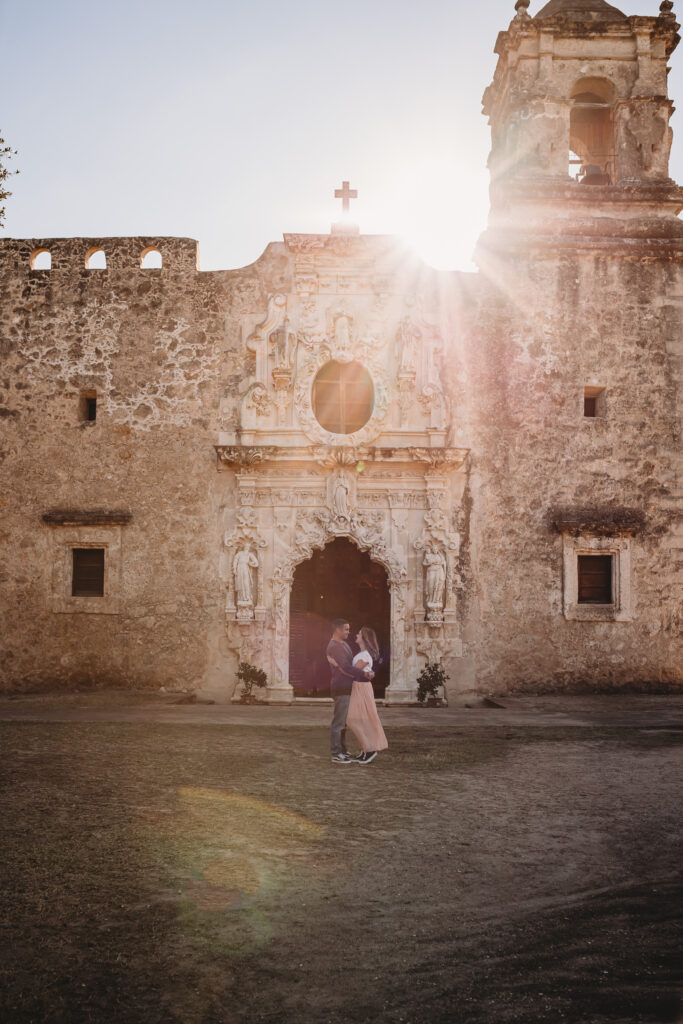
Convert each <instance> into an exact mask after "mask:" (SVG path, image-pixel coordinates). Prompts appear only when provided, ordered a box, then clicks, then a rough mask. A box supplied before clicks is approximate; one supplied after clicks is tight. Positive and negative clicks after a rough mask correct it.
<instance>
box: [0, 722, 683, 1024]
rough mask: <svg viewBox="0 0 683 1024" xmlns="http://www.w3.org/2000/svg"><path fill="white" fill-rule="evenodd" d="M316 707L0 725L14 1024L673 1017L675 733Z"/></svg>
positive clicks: (6, 975)
mask: <svg viewBox="0 0 683 1024" xmlns="http://www.w3.org/2000/svg"><path fill="white" fill-rule="evenodd" d="M315 711H316V713H318V712H319V711H320V709H315ZM417 714H418V715H419V712H418V713H417ZM424 714H425V715H426V713H424ZM202 715H204V712H202ZM16 717H17V718H20V717H21V716H16ZM29 717H30V716H29ZM319 717H320V716H319V715H318V716H317V717H316V716H313V715H312V716H310V721H309V722H308V724H287V723H288V720H287V718H286V717H285V716H282V717H280V718H279V719H278V722H279V723H280V724H272V725H267V724H258V720H257V719H255V718H252V719H251V720H250V724H249V726H248V727H245V726H244V725H242V724H239V722H235V721H232V722H220V721H218V720H217V721H216V722H215V723H213V724H211V723H207V722H205V721H203V720H202V721H201V722H200V721H197V722H194V723H193V722H173V721H171V722H155V721H137V722H136V721H129V722H120V721H119V722H114V721H54V720H53V721H37V720H36V721H26V720H15V721H4V722H1V723H0V742H1V752H0V759H1V788H0V814H1V815H2V822H3V825H2V830H1V837H2V838H1V849H0V874H1V876H2V877H1V879H0V881H1V882H2V886H1V896H0V901H1V904H2V905H1V906H0V926H1V927H2V933H3V934H2V947H1V948H2V950H3V952H2V956H1V957H0V977H1V986H0V987H1V988H2V996H1V997H0V998H1V1000H2V1002H1V1003H0V1018H1V1019H2V1021H3V1022H4V1021H7V1022H11V1024H27V1022H36V1024H37V1022H41V1024H42V1022H64V1024H66V1022H69V1024H80V1022H84V1024H86V1022H87V1024H100V1022H102V1024H104V1022H108V1024H117V1022H126V1024H128V1022H131V1024H137V1022H140V1024H143V1022H144V1024H162V1022H163V1024H229V1022H243V1021H244V1022H252V1021H253V1022H261V1021H263V1022H273V1024H276V1022H277V1024H279V1022H283V1024H284V1022H299V1021H306V1022H308V1024H328V1022H329V1024H360V1022H392V1024H394V1022H406V1024H446V1022H448V1024H508V1022H509V1024H512V1022H515V1024H517V1022H518V1024H536V1022H541V1021H542V1022H553V1024H556V1022H575V1024H598V1022H600V1024H602V1022H605V1024H606V1022H610V1024H634V1022H647V1024H659V1022H673V1021H680V1020H682V1019H683V1013H682V1010H681V1001H680V994H681V964H680V952H679V951H680V908H681V905H682V896H683V886H682V885H681V872H680V865H681V843H680V840H681V812H680V796H681V782H682V781H683V778H682V776H683V771H682V758H681V732H680V729H679V728H676V727H671V728H666V727H662V726H661V723H660V725H658V726H656V727H652V726H648V725H647V723H645V724H644V725H642V726H641V727H636V726H633V725H629V726H624V725H618V726H613V727H609V726H605V725H603V724H600V725H585V724H584V725H582V724H579V725H573V726H571V727H569V726H564V725H563V726H554V725H552V724H548V723H547V722H546V723H545V724H544V726H543V728H535V727H533V725H524V726H514V725H509V724H505V723H504V722H502V723H501V724H498V725H492V726H484V725H481V724H476V721H477V720H476V719H474V720H473V722H474V723H475V724H472V723H469V722H467V721H463V722H460V724H456V722H457V720H456V719H448V720H446V719H444V718H441V719H440V718H439V717H438V713H437V714H434V715H432V716H431V717H429V718H427V717H423V718H422V720H421V723H420V724H418V725H415V724H414V720H412V719H410V717H409V716H404V717H403V718H401V717H400V716H395V717H394V718H392V716H391V713H390V712H388V711H386V712H384V713H383V717H384V718H385V723H386V729H387V735H388V738H389V742H390V749H389V751H388V752H386V753H385V754H383V755H382V756H380V757H379V758H378V759H377V761H376V762H375V763H374V764H372V765H370V766H368V767H361V766H357V765H353V766H349V767H346V766H333V765H332V764H331V763H330V760H329V754H328V751H327V745H326V740H327V736H326V732H325V729H324V728H323V726H322V724H321V723H320V721H319ZM302 720H303V719H302V718H301V715H299V717H298V718H296V719H295V721H297V722H299V723H300V722H301V721H302Z"/></svg>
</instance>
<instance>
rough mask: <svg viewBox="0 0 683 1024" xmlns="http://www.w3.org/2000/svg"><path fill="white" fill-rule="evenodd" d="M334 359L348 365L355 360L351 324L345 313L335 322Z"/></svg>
mask: <svg viewBox="0 0 683 1024" xmlns="http://www.w3.org/2000/svg"><path fill="white" fill-rule="evenodd" d="M332 355H333V357H334V358H335V359H336V360H337V361H338V362H340V363H348V362H350V361H351V359H353V353H352V351H351V322H350V320H349V317H348V316H346V314H345V313H342V315H341V316H338V317H337V319H336V320H335V321H334V351H333V353H332Z"/></svg>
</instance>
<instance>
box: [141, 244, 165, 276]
mask: <svg viewBox="0 0 683 1024" xmlns="http://www.w3.org/2000/svg"><path fill="white" fill-rule="evenodd" d="M161 266H162V259H161V253H160V252H159V250H158V249H155V248H154V246H153V245H150V246H149V248H147V249H143V250H142V253H141V254H140V268H141V269H142V270H161Z"/></svg>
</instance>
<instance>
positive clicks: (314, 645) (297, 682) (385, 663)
mask: <svg viewBox="0 0 683 1024" xmlns="http://www.w3.org/2000/svg"><path fill="white" fill-rule="evenodd" d="M344 617H347V621H349V622H350V624H351V633H350V635H349V642H350V644H351V649H352V650H353V652H354V654H355V653H356V651H357V650H358V648H357V647H356V646H355V644H354V643H353V642H352V641H353V638H354V637H355V635H356V633H357V632H358V630H359V629H360V627H361V626H372V628H373V629H374V630H375V632H376V633H377V639H378V641H379V646H380V657H381V663H380V665H379V666H378V667H377V668H376V674H375V678H374V680H373V687H374V690H375V696H376V697H383V696H384V691H385V689H386V687H387V686H388V685H389V637H390V620H391V598H390V594H389V584H388V581H387V574H386V571H385V569H384V567H383V566H381V565H379V563H378V562H373V561H372V559H371V558H370V556H369V554H368V553H367V552H365V551H360V550H359V549H358V548H357V547H356V545H355V544H353V543H352V542H351V541H350V540H348V539H347V538H346V537H338V538H337V539H336V540H333V541H332V542H331V543H329V544H328V545H327V546H326V547H325V548H323V550H322V551H316V552H315V553H314V554H313V556H312V558H309V559H308V561H306V562H302V563H301V564H300V565H298V566H297V567H296V570H295V572H294V581H293V583H292V593H291V598H290V619H289V622H290V626H289V681H290V683H291V685H292V687H293V688H294V696H295V697H329V695H330V690H329V685H330V668H329V665H328V663H327V659H326V657H325V650H326V648H327V644H328V642H329V639H330V636H331V631H330V620H331V619H335V618H344Z"/></svg>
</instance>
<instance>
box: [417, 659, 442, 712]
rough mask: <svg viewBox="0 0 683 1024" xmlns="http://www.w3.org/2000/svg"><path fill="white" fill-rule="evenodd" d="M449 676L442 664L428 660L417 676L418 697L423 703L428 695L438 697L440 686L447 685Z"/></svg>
mask: <svg viewBox="0 0 683 1024" xmlns="http://www.w3.org/2000/svg"><path fill="white" fill-rule="evenodd" d="M447 679H450V676H447V675H446V673H445V672H444V670H443V669H442V667H441V665H437V664H436V663H434V662H429V661H428V662H427V664H426V665H425V667H424V668H423V669H422V671H421V672H420V674H419V676H418V677H417V699H418V700H419V702H420V704H422V703H423V702H424V700H425V698H426V697H436V694H437V691H438V689H439V687H440V686H444V687H445V685H446V680H447Z"/></svg>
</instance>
